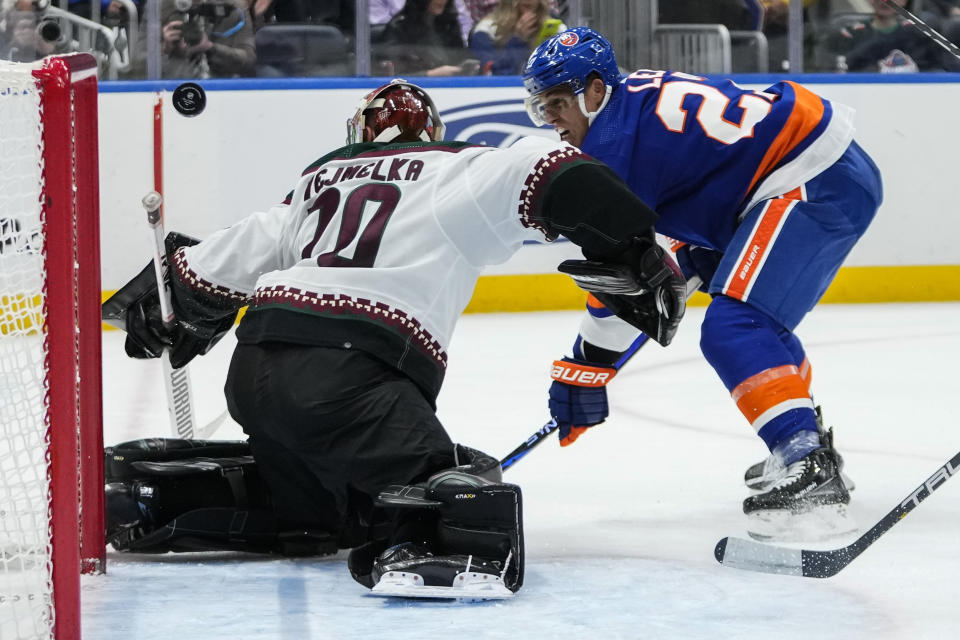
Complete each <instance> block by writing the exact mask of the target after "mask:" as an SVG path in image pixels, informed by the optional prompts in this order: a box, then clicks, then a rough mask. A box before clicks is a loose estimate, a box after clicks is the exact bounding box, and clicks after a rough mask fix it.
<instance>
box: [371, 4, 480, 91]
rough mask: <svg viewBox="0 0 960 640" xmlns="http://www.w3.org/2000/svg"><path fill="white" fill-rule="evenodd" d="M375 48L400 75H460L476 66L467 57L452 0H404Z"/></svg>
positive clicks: (473, 71)
mask: <svg viewBox="0 0 960 640" xmlns="http://www.w3.org/2000/svg"><path fill="white" fill-rule="evenodd" d="M377 48H378V49H379V51H378V55H380V56H382V55H385V56H386V58H387V59H388V60H389V61H390V62H392V66H393V72H394V73H397V74H402V75H426V76H454V75H463V74H469V73H470V72H472V73H476V72H477V67H478V66H479V65H478V64H477V63H476V61H472V62H471V61H467V60H466V58H467V51H466V49H465V48H464V46H463V37H462V35H461V31H460V23H459V20H458V13H457V7H456V3H455V1H454V0H407V2H406V4H405V5H404V6H403V9H401V10H400V13H398V14H397V15H395V16H394V17H393V18H392V19H391V20H390V22H389V23H388V24H387V28H386V31H385V33H384V37H383V43H382V44H381V45H379V46H378V47H377Z"/></svg>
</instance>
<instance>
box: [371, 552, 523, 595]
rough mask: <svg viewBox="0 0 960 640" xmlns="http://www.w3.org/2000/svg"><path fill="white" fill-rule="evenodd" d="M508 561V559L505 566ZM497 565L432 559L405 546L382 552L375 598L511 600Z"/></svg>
mask: <svg viewBox="0 0 960 640" xmlns="http://www.w3.org/2000/svg"><path fill="white" fill-rule="evenodd" d="M509 561H510V558H509V556H508V558H507V562H509ZM499 565H500V563H499V562H496V561H491V560H486V559H483V558H478V557H476V556H469V555H459V554H455V555H440V556H437V555H434V554H433V553H431V552H430V551H429V550H427V549H426V548H425V547H422V546H420V545H416V544H413V543H409V542H405V543H403V544H399V545H395V546H393V547H390V548H389V549H387V550H386V551H384V552H383V553H382V554H380V556H379V557H378V558H377V559H376V561H375V562H374V564H373V574H372V577H373V580H374V585H373V588H372V589H371V592H372V593H373V594H374V595H378V596H399V597H405V598H456V599H469V600H492V599H501V598H509V597H512V596H513V592H512V591H510V589H508V588H507V587H506V585H504V582H503V573H504V572H503V570H502V569H501V568H500V566H499Z"/></svg>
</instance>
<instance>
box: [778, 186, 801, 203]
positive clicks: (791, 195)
mask: <svg viewBox="0 0 960 640" xmlns="http://www.w3.org/2000/svg"><path fill="white" fill-rule="evenodd" d="M783 197H784V198H786V199H787V200H806V198H805V197H804V195H803V187H802V186H800V187H797V188H796V189H791V190H790V191H787V192H786V193H785V194H783Z"/></svg>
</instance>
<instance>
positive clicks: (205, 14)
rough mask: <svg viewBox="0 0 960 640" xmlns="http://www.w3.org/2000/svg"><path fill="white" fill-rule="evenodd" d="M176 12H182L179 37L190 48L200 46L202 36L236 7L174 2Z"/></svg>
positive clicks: (189, 1)
mask: <svg viewBox="0 0 960 640" xmlns="http://www.w3.org/2000/svg"><path fill="white" fill-rule="evenodd" d="M175 4H176V7H177V10H178V11H181V12H183V14H184V16H183V25H182V26H181V27H180V37H181V38H183V41H184V42H186V43H187V44H188V45H190V46H191V47H192V46H194V45H196V44H200V41H201V40H203V34H204V33H205V32H207V31H209V29H210V28H211V27H212V26H213V25H214V24H215V23H216V22H217V21H219V20H221V19H222V18H225V17H227V16H228V15H230V14H231V13H233V12H234V11H236V7H235V6H234V5H233V4H231V3H229V2H199V3H197V4H194V3H193V2H191V0H176V3H175Z"/></svg>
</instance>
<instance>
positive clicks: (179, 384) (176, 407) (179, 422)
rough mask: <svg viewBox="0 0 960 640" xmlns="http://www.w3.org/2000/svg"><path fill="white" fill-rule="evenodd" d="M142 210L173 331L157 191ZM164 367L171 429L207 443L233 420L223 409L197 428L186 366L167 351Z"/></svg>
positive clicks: (165, 316) (168, 323)
mask: <svg viewBox="0 0 960 640" xmlns="http://www.w3.org/2000/svg"><path fill="white" fill-rule="evenodd" d="M142 204H143V208H144V210H145V211H146V212H147V222H148V224H149V225H150V227H151V228H152V229H153V240H154V255H153V268H154V272H155V273H156V274H157V293H158V294H159V295H160V315H161V316H162V320H163V326H164V327H165V328H167V329H172V328H173V326H174V324H175V323H176V318H174V315H173V301H172V300H171V295H170V289H169V285H168V282H169V280H168V278H167V269H168V268H169V267H168V265H167V252H166V246H165V245H164V238H165V237H166V232H165V230H164V225H163V211H162V209H161V207H162V205H163V197H162V196H161V195H160V194H159V193H157V192H156V191H151V192H149V193H148V194H147V195H145V196H144V197H143V200H142ZM160 361H161V363H162V366H163V381H164V384H165V386H166V389H167V408H168V410H169V412H170V426H171V428H172V429H173V433H174V435H175V436H177V437H179V438H184V439H187V440H190V439H193V438H198V439H200V440H204V439H206V438H209V437H210V436H212V435H213V434H214V433H215V432H216V431H217V429H219V428H220V427H221V426H222V425H223V424H224V423H225V422H226V421H227V418H229V417H230V413H229V412H228V411H227V410H226V409H224V410H223V412H222V413H220V415H218V416H217V417H215V418H214V419H213V420H211V421H210V422H208V423H207V424H205V425H203V426H201V427H197V422H196V417H195V413H194V407H193V392H192V388H191V385H190V374H189V372H188V370H187V367H185V366H184V367H181V368H179V369H174V368H173V366H172V365H171V364H170V354H169V352H168V351H167V350H164V352H163V355H162V356H160Z"/></svg>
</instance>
